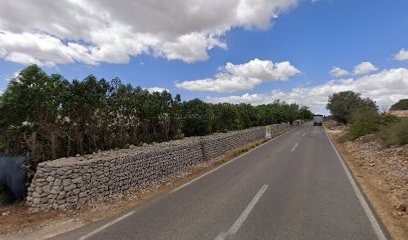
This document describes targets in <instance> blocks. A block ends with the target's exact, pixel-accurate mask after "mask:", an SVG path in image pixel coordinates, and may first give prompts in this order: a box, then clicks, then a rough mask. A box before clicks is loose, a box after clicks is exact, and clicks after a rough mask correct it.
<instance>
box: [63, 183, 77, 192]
mask: <svg viewBox="0 0 408 240" xmlns="http://www.w3.org/2000/svg"><path fill="white" fill-rule="evenodd" d="M75 188H76V185H75V184H71V185H69V186H67V187H65V188H64V190H65V191H67V192H69V191H72V190H74V189H75Z"/></svg>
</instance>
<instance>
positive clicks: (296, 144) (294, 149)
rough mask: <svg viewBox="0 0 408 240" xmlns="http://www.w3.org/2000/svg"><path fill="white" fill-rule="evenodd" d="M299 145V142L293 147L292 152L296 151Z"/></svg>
mask: <svg viewBox="0 0 408 240" xmlns="http://www.w3.org/2000/svg"><path fill="white" fill-rule="evenodd" d="M298 145H299V143H298V142H297V143H296V144H295V146H293V148H292V149H290V151H291V152H293V151H295V149H296V148H297V146H298Z"/></svg>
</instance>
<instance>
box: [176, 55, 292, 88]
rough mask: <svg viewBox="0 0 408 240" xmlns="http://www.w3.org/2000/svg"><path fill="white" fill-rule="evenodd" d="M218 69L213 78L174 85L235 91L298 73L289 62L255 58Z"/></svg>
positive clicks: (285, 78) (280, 79)
mask: <svg viewBox="0 0 408 240" xmlns="http://www.w3.org/2000/svg"><path fill="white" fill-rule="evenodd" d="M219 70H220V72H219V73H218V74H216V75H215V77H214V78H206V79H200V80H192V81H184V82H181V83H176V87H178V88H182V89H186V90H190V91H208V92H236V91H241V90H249V89H253V88H255V87H256V86H257V85H259V84H261V83H262V82H265V81H287V80H288V79H289V78H290V77H293V76H295V75H297V74H299V73H300V71H299V70H298V69H297V68H295V67H294V66H292V65H291V64H290V63H289V62H281V63H273V62H272V61H270V60H259V59H257V58H255V59H254V60H251V61H249V62H248V63H244V64H238V65H234V64H232V63H227V64H226V65H225V67H222V68H219Z"/></svg>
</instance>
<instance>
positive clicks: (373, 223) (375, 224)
mask: <svg viewBox="0 0 408 240" xmlns="http://www.w3.org/2000/svg"><path fill="white" fill-rule="evenodd" d="M325 133H326V136H327V138H328V139H329V142H330V144H331V146H332V148H333V150H334V152H335V153H336V155H337V159H338V160H339V161H340V164H341V166H342V167H343V169H344V171H345V172H346V175H347V178H348V180H349V181H350V183H351V186H352V187H353V189H354V192H355V193H356V195H357V198H358V200H359V201H360V204H361V206H362V207H363V209H364V212H365V214H366V215H367V217H368V220H369V221H370V223H371V226H372V227H373V229H374V232H375V234H376V235H377V237H378V239H380V240H387V238H386V237H385V234H384V232H383V231H382V229H381V227H380V224H379V223H378V222H377V219H376V218H375V216H374V214H373V212H372V211H371V209H370V207H369V206H368V203H367V202H366V200H365V199H364V197H363V194H362V193H361V191H360V189H359V188H358V186H357V184H356V182H355V181H354V178H353V176H352V175H351V173H350V171H349V170H348V168H347V166H346V164H345V163H344V160H343V158H342V157H341V156H340V154H339V152H338V151H337V149H336V147H335V146H334V144H333V142H332V140H331V139H330V137H329V135H328V134H327V131H326V130H325Z"/></svg>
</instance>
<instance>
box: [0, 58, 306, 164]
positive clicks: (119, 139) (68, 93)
mask: <svg viewBox="0 0 408 240" xmlns="http://www.w3.org/2000/svg"><path fill="white" fill-rule="evenodd" d="M0 112H1V113H2V114H1V118H0V153H9V154H25V153H26V152H31V153H32V156H33V157H34V159H33V160H34V162H35V163H37V162H40V161H44V160H49V159H55V158H58V157H68V156H73V155H76V154H85V153H92V152H95V151H98V150H108V149H114V148H124V147H126V146H130V144H133V145H140V144H141V143H144V142H161V141H168V140H171V139H180V138H182V137H184V136H200V135H207V134H211V133H214V132H223V131H230V130H238V129H243V128H248V127H254V126H261V125H268V124H274V123H280V122H292V121H294V120H295V119H299V118H300V119H310V118H311V116H313V114H312V113H311V112H310V111H309V109H308V108H304V107H303V108H299V105H297V104H295V103H292V104H287V103H285V102H281V101H275V102H273V103H271V104H265V105H260V106H252V105H249V104H239V105H234V104H227V103H219V104H210V103H206V102H203V101H201V100H199V99H193V100H190V101H182V100H181V97H180V95H176V96H175V97H174V98H173V96H172V95H171V94H170V93H169V92H166V91H163V92H161V93H159V92H153V93H150V92H148V91H147V90H143V89H142V88H141V87H133V86H132V85H130V84H123V83H122V82H121V81H120V79H118V78H114V79H112V80H111V81H107V80H105V79H99V80H98V79H97V78H96V77H94V76H92V75H89V76H88V77H86V78H85V79H84V80H82V81H79V80H73V81H68V80H66V79H65V78H64V77H63V76H61V75H58V74H52V75H48V74H46V73H45V72H44V71H42V70H41V68H39V67H38V66H36V65H32V66H29V67H27V68H25V69H24V70H22V71H21V72H20V73H19V75H18V76H17V77H16V78H14V79H12V80H11V81H10V83H9V85H8V87H7V89H6V90H5V91H4V93H3V94H2V95H0Z"/></svg>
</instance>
